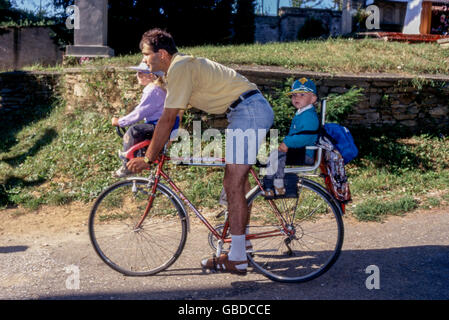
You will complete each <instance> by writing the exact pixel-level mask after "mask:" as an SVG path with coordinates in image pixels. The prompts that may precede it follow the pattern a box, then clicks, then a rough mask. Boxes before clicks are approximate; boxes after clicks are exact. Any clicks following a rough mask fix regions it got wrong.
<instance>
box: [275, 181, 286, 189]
mask: <svg viewBox="0 0 449 320" xmlns="http://www.w3.org/2000/svg"><path fill="white" fill-rule="evenodd" d="M273 184H274V186H275V187H276V188H283V187H284V179H274V181H273Z"/></svg>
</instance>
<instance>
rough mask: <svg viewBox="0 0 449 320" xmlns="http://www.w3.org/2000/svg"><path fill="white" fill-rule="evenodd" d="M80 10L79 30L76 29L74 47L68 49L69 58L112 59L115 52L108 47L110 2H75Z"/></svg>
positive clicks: (81, 0)
mask: <svg viewBox="0 0 449 320" xmlns="http://www.w3.org/2000/svg"><path fill="white" fill-rule="evenodd" d="M75 6H77V7H78V9H79V15H80V17H79V29H75V37H74V38H75V41H74V43H75V44H74V45H73V46H67V47H66V55H67V56H75V57H111V56H113V55H114V50H112V49H111V48H109V47H108V46H107V40H108V1H107V0H75Z"/></svg>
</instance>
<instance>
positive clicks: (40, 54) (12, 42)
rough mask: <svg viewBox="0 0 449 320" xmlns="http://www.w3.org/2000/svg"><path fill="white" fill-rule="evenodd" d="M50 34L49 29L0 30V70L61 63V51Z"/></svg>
mask: <svg viewBox="0 0 449 320" xmlns="http://www.w3.org/2000/svg"><path fill="white" fill-rule="evenodd" d="M51 33H52V30H51V29H50V28H49V27H21V28H17V27H14V28H0V70H11V69H14V70H18V69H20V68H22V67H24V66H27V65H33V64H36V63H39V64H42V65H46V66H51V65H55V64H57V63H61V62H62V54H63V51H61V50H60V49H59V47H58V45H57V44H56V43H55V42H54V41H53V40H52V38H51Z"/></svg>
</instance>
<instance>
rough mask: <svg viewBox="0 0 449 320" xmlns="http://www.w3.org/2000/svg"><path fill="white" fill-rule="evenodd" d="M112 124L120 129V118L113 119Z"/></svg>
mask: <svg viewBox="0 0 449 320" xmlns="http://www.w3.org/2000/svg"><path fill="white" fill-rule="evenodd" d="M111 123H112V125H113V126H114V127H118V126H119V125H118V118H116V117H112V119H111Z"/></svg>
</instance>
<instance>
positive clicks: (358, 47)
mask: <svg viewBox="0 0 449 320" xmlns="http://www.w3.org/2000/svg"><path fill="white" fill-rule="evenodd" d="M179 50H180V51H181V52H184V53H188V54H192V55H195V56H202V57H207V58H209V59H212V60H214V61H217V62H220V63H223V64H226V65H232V64H241V65H270V66H280V67H285V68H290V69H299V70H303V71H315V72H329V73H339V72H350V73H361V72H369V73H371V72H373V73H381V72H384V73H400V74H411V75H419V74H448V73H449V50H443V49H441V47H440V46H439V45H438V44H425V43H422V44H412V45H410V44H406V43H399V42H384V41H378V40H373V39H363V40H350V39H328V40H323V41H319V40H315V41H297V42H288V43H268V44H251V45H227V46H198V47H184V48H179ZM141 59H142V56H141V55H140V54H135V55H125V56H119V57H113V58H108V59H98V60H94V61H90V62H88V63H86V64H84V66H116V67H126V66H130V65H136V64H137V63H138V62H140V60H141ZM60 68H61V67H60V66H57V67H55V68H53V69H60ZM27 69H30V70H40V69H42V68H41V67H40V66H33V67H29V68H27Z"/></svg>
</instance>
